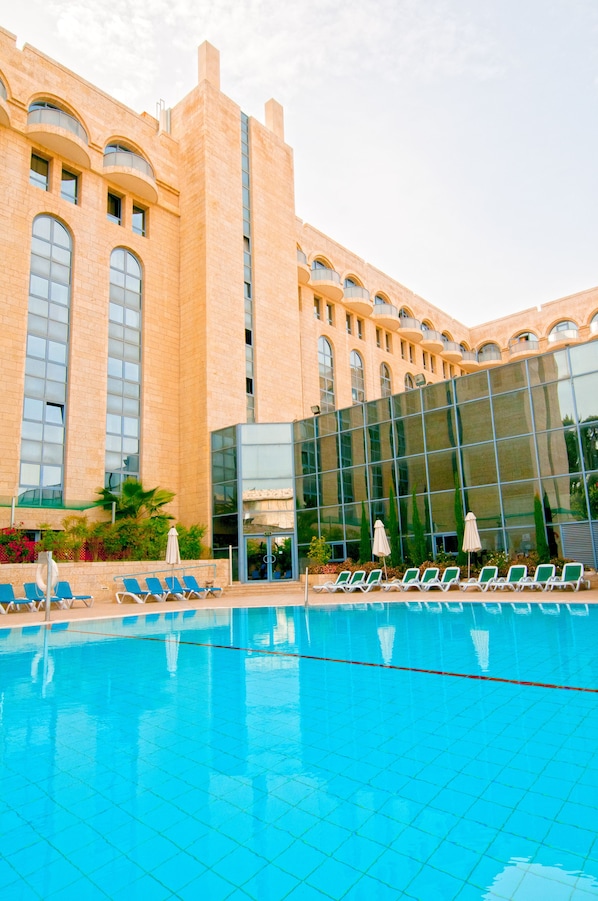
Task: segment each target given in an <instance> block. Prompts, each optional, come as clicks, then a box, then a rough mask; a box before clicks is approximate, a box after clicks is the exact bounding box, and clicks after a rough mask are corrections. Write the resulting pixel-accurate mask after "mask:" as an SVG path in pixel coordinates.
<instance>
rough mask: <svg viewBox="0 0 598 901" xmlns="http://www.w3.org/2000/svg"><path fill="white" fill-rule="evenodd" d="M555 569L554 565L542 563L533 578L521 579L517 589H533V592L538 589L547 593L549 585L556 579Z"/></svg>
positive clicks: (537, 567)
mask: <svg viewBox="0 0 598 901" xmlns="http://www.w3.org/2000/svg"><path fill="white" fill-rule="evenodd" d="M555 569H556V567H555V565H554V563H540V565H539V566H536V571H535V573H534V574H533V576H532V577H531V578H530V577H529V576H528V578H527V579H521V580H520V582H519V584H518V586H517V588H518V589H524V588H531V589H532V590H535V589H536V588H537V589H539V591H547V590H548V586H549V583H550V582H551V581H552V579H554V573H555Z"/></svg>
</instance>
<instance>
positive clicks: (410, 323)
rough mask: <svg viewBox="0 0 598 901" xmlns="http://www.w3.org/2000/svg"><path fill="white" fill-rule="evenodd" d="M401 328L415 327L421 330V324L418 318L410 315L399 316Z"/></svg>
mask: <svg viewBox="0 0 598 901" xmlns="http://www.w3.org/2000/svg"><path fill="white" fill-rule="evenodd" d="M400 320H401V328H405V329H407V328H408V329H417V330H418V331H420V332H421V330H422V324H421V322H420V321H419V319H412V318H411V317H410V316H401V317H400Z"/></svg>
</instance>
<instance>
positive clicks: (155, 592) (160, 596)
mask: <svg viewBox="0 0 598 901" xmlns="http://www.w3.org/2000/svg"><path fill="white" fill-rule="evenodd" d="M145 584H146V585H147V589H148V591H149V593H150V597H154V598H155V599H156V600H157V601H160V602H162V601H165V600H166V599H167V598H168V597H170V594H171V592H170V590H169V589H168V588H165V587H164V585H162V583H161V582H160V579H159V578H158V577H157V576H147V578H146V580H145Z"/></svg>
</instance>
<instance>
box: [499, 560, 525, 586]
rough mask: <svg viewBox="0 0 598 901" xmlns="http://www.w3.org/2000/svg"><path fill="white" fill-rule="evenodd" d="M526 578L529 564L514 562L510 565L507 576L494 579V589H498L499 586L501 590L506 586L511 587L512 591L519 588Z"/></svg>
mask: <svg viewBox="0 0 598 901" xmlns="http://www.w3.org/2000/svg"><path fill="white" fill-rule="evenodd" d="M526 578H527V566H525V565H524V564H523V563H514V564H513V566H510V567H509V571H508V573H507V575H506V576H505V577H503V578H500V579H495V580H494V584H493V585H492V590H493V591H496V589H497V588H498V589H499V590H500V591H504V589H505V588H510V589H511V591H516V590H517V589H518V588H519V583H520V582H521V580H522V579H526Z"/></svg>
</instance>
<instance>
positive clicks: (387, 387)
mask: <svg viewBox="0 0 598 901" xmlns="http://www.w3.org/2000/svg"><path fill="white" fill-rule="evenodd" d="M380 392H381V395H382V397H390V395H391V394H392V381H391V378H390V369H389V368H388V364H387V363H382V365H381V366H380Z"/></svg>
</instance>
